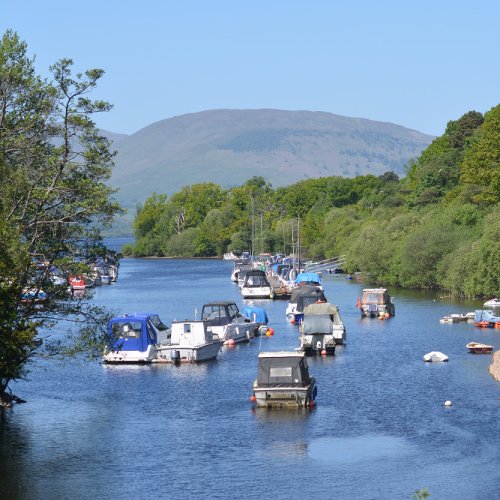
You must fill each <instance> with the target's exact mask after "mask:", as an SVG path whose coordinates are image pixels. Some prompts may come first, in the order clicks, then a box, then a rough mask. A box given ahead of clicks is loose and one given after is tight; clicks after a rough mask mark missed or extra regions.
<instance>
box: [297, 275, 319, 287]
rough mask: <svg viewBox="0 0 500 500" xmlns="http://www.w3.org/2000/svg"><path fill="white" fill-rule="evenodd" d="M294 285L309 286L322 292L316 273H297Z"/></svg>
mask: <svg viewBox="0 0 500 500" xmlns="http://www.w3.org/2000/svg"><path fill="white" fill-rule="evenodd" d="M295 285H296V286H303V285H311V286H315V287H317V288H321V289H322V290H323V285H322V284H321V276H320V275H319V274H318V273H313V272H307V273H306V272H304V273H299V274H298V275H297V277H296V278H295Z"/></svg>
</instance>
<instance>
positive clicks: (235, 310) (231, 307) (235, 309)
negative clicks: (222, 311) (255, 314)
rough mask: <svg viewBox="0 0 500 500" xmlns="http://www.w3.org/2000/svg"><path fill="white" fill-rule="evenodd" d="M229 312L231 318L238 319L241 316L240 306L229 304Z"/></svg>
mask: <svg viewBox="0 0 500 500" xmlns="http://www.w3.org/2000/svg"><path fill="white" fill-rule="evenodd" d="M227 310H228V312H229V317H230V318H236V317H237V316H239V312H240V311H239V309H238V306H237V305H236V304H229V305H228V306H227Z"/></svg>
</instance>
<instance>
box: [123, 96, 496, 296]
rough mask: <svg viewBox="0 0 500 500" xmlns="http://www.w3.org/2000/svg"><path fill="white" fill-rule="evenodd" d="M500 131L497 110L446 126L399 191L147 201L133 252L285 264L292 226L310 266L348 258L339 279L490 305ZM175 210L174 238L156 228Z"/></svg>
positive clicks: (264, 191)
mask: <svg viewBox="0 0 500 500" xmlns="http://www.w3.org/2000/svg"><path fill="white" fill-rule="evenodd" d="M499 122H500V108H499V106H497V107H495V108H493V109H492V110H491V111H490V112H488V113H486V115H485V116H484V117H483V115H482V114H481V113H478V112H476V111H470V112H468V113H466V114H464V116H462V117H461V118H459V119H458V120H454V121H450V122H449V123H448V125H447V127H446V130H445V132H444V134H443V135H442V136H441V137H438V138H436V139H435V140H434V142H433V143H432V144H431V145H430V146H429V147H428V148H427V149H426V150H425V151H424V152H423V153H422V154H421V156H420V157H419V158H417V159H416V160H415V161H413V162H412V163H411V164H410V165H409V166H408V169H407V176H406V178H403V179H399V177H398V176H397V175H396V174H395V173H393V172H390V171H388V172H385V173H384V174H383V175H379V176H373V175H364V176H358V177H355V178H342V177H337V176H335V177H323V178H318V179H306V180H302V181H300V182H297V183H295V184H292V185H288V186H286V187H280V188H277V189H275V190H274V189H273V188H272V186H271V185H270V184H269V183H268V182H266V180H265V179H264V178H262V177H252V178H251V179H249V180H248V181H247V182H246V183H245V184H243V185H242V186H235V187H233V188H231V189H229V190H227V191H223V190H221V189H220V188H218V187H217V186H215V185H203V186H202V188H200V187H199V186H198V187H197V185H195V186H193V187H192V188H184V189H183V190H182V191H181V192H179V193H176V194H175V195H173V196H172V197H171V199H170V200H168V201H167V200H166V199H165V198H162V199H160V198H159V197H158V195H154V196H152V197H151V198H150V199H149V200H148V201H147V202H146V203H145V205H144V207H143V208H142V209H141V211H140V212H139V214H138V217H137V220H136V227H138V226H140V227H141V228H142V227H151V228H152V229H150V230H148V231H147V232H146V234H142V233H141V234H137V233H136V236H137V243H136V245H135V247H134V248H133V249H132V251H133V253H134V254H135V255H147V254H150V255H159V254H162V253H161V252H163V255H186V254H189V255H192V256H204V257H205V256H213V255H222V254H223V253H225V252H226V251H236V252H242V251H244V250H250V251H252V252H253V253H260V252H261V251H267V252H279V253H285V254H288V253H292V252H294V251H296V250H297V240H298V236H299V234H298V233H299V226H300V245H301V250H302V251H303V252H304V253H306V254H307V257H309V258H314V259H323V258H331V257H336V256H339V255H345V256H346V257H347V263H346V265H345V268H346V270H347V271H349V272H354V271H363V272H364V273H367V274H368V275H369V277H370V280H371V281H373V282H374V283H377V284H384V285H397V286H404V287H410V288H432V289H439V288H440V289H445V290H448V291H449V292H451V293H453V294H456V295H462V296H473V297H479V296H494V295H499V294H500V284H499V279H500V278H499V273H498V269H499V268H500V265H499V262H498V259H499V258H500V257H499V255H500V252H499V250H498V245H499V241H498V235H497V234H496V233H495V231H492V230H491V228H492V227H498V220H499V215H498V213H497V212H498V202H499V200H498V196H499V195H500V185H499V182H500V181H499V179H500V177H499V175H500V168H499V154H500V153H499V144H500V127H499ZM195 192H196V193H197V196H192V194H193V193H195ZM200 197H201V199H200ZM174 205H175V210H174V211H173V212H172V206H174ZM153 207H154V209H153ZM181 207H182V209H183V210H184V215H185V218H184V219H183V221H184V222H183V225H182V226H180V225H179V226H177V227H176V228H175V231H173V229H172V224H171V223H170V224H167V223H166V222H165V221H166V220H167V219H169V220H172V214H173V213H174V212H176V211H177V212H176V213H179V210H180V208H181ZM146 209H147V210H146ZM150 217H151V219H150ZM188 228H189V229H190V232H189V233H187V234H186V235H185V236H186V242H185V245H186V246H185V247H182V246H180V245H179V244H178V243H179V242H180V241H181V238H180V237H181V235H183V234H184V233H185V232H186V231H187V229H188ZM193 228H196V230H197V231H196V233H195V232H193V231H191V230H192V229H193ZM174 232H175V233H176V236H175V238H173V237H172V235H173V233H174ZM172 238H173V239H172ZM173 242H176V244H173ZM148 252H149V253H148ZM159 252H160V253H159Z"/></svg>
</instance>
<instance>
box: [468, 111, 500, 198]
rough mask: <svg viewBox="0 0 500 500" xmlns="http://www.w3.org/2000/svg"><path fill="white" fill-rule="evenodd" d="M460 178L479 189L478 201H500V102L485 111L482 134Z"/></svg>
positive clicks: (469, 151)
mask: <svg viewBox="0 0 500 500" xmlns="http://www.w3.org/2000/svg"><path fill="white" fill-rule="evenodd" d="M460 181H461V183H462V184H463V185H465V186H469V187H473V188H474V189H475V190H476V194H475V195H473V196H472V200H473V201H474V202H476V203H477V204H479V205H494V204H495V203H498V202H500V104H499V105H497V106H496V107H494V108H492V109H491V110H490V111H488V113H486V114H485V117H484V123H483V125H482V127H481V133H480V138H479V140H478V141H477V142H475V143H474V144H473V145H472V146H471V147H470V148H469V150H468V151H467V152H466V154H465V156H464V159H463V162H462V171H461V178H460Z"/></svg>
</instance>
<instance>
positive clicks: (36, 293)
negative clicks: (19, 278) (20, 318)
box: [21, 287, 49, 304]
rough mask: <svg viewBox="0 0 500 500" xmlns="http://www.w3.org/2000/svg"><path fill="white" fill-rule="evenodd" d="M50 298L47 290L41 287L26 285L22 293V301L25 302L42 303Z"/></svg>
mask: <svg viewBox="0 0 500 500" xmlns="http://www.w3.org/2000/svg"><path fill="white" fill-rule="evenodd" d="M48 299H49V296H48V294H47V292H46V291H45V290H42V289H41V288H36V287H31V288H30V287H25V288H23V291H22V293H21V302H22V303H24V304H40V303H43V302H46V301H47V300H48Z"/></svg>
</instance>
